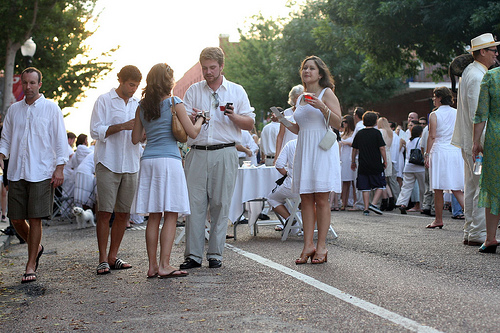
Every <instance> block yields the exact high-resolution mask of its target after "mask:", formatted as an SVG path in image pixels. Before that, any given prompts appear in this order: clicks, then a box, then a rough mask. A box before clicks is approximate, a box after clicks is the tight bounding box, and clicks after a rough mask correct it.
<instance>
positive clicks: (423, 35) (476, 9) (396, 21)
mask: <svg viewBox="0 0 500 333" xmlns="http://www.w3.org/2000/svg"><path fill="white" fill-rule="evenodd" d="M324 9H325V12H326V13H327V14H328V16H329V18H330V20H331V21H332V22H334V23H335V25H337V26H338V27H340V29H341V31H342V35H343V36H344V44H345V45H346V46H347V47H348V48H349V49H350V50H352V51H353V52H356V53H358V54H361V55H364V56H365V59H366V63H365V64H364V66H363V70H364V73H365V74H366V76H367V78H368V79H369V80H370V81H374V80H377V79H380V78H384V77H393V76H404V77H411V76H414V75H416V74H417V72H418V68H419V67H420V66H421V62H424V63H427V64H441V66H442V68H440V69H437V70H436V71H435V72H434V75H433V78H434V79H438V78H439V77H441V76H442V75H443V74H445V73H446V68H447V66H448V64H449V63H450V61H451V59H453V58H454V57H455V56H457V55H460V54H462V53H464V52H465V46H466V45H468V44H470V40H471V39H472V38H474V37H476V36H478V35H480V34H482V33H485V32H492V33H493V34H494V35H497V34H499V33H500V14H499V13H500V2H498V1H487V0H439V1H438V0H349V1H345V0H328V1H327V2H326V4H325V7H324Z"/></svg>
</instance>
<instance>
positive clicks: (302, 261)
mask: <svg viewBox="0 0 500 333" xmlns="http://www.w3.org/2000/svg"><path fill="white" fill-rule="evenodd" d="M315 253H316V249H314V250H313V251H312V252H310V253H304V252H302V253H301V254H300V258H299V259H295V265H303V264H307V261H308V260H309V257H310V258H311V262H312V257H313V256H314V254H315Z"/></svg>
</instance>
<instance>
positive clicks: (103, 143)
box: [90, 89, 141, 173]
mask: <svg viewBox="0 0 500 333" xmlns="http://www.w3.org/2000/svg"><path fill="white" fill-rule="evenodd" d="M138 106H139V100H138V99H137V98H135V97H131V98H129V100H128V103H127V104H125V101H124V100H123V99H122V98H121V97H120V96H118V94H117V93H116V91H115V89H111V91H109V92H108V93H106V94H102V95H101V96H99V97H98V98H97V101H96V102H95V104H94V109H93V110H92V117H91V118H90V136H91V137H92V139H95V140H96V144H95V148H94V163H95V165H97V164H98V163H101V164H102V165H104V166H105V167H106V168H108V169H109V170H111V171H112V172H114V173H135V172H138V171H139V165H140V157H141V152H140V145H134V144H133V143H132V131H131V130H126V131H120V132H118V133H115V134H113V135H110V136H108V137H106V131H107V130H108V128H109V127H110V126H111V125H116V124H122V123H125V122H127V121H129V120H130V119H134V118H135V111H136V109H137V107H138Z"/></svg>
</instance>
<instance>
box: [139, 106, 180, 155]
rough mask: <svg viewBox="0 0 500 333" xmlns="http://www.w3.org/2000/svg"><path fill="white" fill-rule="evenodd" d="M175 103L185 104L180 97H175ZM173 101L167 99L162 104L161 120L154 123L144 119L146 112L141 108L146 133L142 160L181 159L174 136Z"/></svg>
mask: <svg viewBox="0 0 500 333" xmlns="http://www.w3.org/2000/svg"><path fill="white" fill-rule="evenodd" d="M174 98H175V103H176V104H177V103H183V102H182V100H181V99H180V98H179V97H174ZM171 107H172V100H171V99H170V98H167V99H165V100H163V101H161V103H160V112H161V115H160V118H157V119H155V120H152V121H147V120H145V119H144V110H143V109H142V107H141V111H140V114H139V115H140V118H141V122H142V125H143V126H144V130H145V131H146V138H147V143H146V148H145V149H144V153H143V154H142V157H141V159H143V160H144V159H148V158H163V157H170V158H177V159H179V160H180V159H181V155H180V152H179V148H178V147H177V141H176V140H175V138H174V135H173V134H172V113H171V111H170V109H171Z"/></svg>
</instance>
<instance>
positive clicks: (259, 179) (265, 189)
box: [229, 166, 282, 223]
mask: <svg viewBox="0 0 500 333" xmlns="http://www.w3.org/2000/svg"><path fill="white" fill-rule="evenodd" d="M281 177H282V175H281V174H280V173H279V172H278V170H276V168H275V167H273V166H272V167H271V166H269V167H266V166H261V167H257V168H255V167H252V168H239V169H238V175H237V176H236V185H235V187H234V193H233V198H232V200H231V207H230V208H229V219H230V220H231V222H233V223H234V222H235V221H236V219H237V218H238V217H239V216H240V215H241V213H243V203H245V202H247V201H249V200H253V199H258V198H265V197H267V195H268V194H269V193H270V192H271V191H272V190H273V188H274V187H275V186H276V180H278V179H279V178H281Z"/></svg>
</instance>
